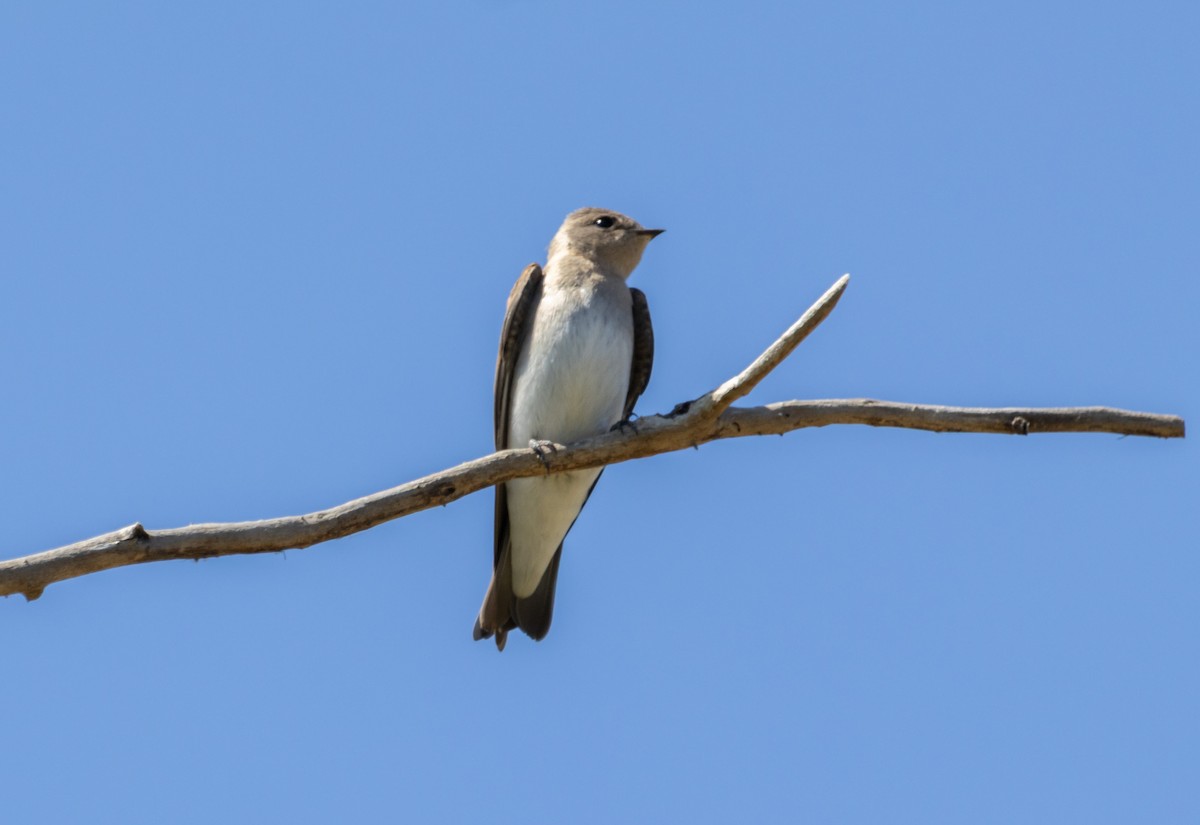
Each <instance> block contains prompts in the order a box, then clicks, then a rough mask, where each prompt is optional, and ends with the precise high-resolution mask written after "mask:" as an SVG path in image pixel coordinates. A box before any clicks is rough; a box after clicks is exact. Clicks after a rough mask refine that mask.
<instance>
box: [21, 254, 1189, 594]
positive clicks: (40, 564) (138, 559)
mask: <svg viewBox="0 0 1200 825" xmlns="http://www.w3.org/2000/svg"><path fill="white" fill-rule="evenodd" d="M846 280H847V279H846V278H844V277H843V278H842V279H841V280H839V281H838V282H837V284H835V285H834V286H833V287H832V288H831V289H830V290H829V291H828V292H826V293H825V295H824V296H822V297H821V299H820V300H818V301H817V303H816V304H814V305H813V307H812V308H811V309H810V310H809V311H808V312H807V313H805V315H804V316H803V317H802V318H801V319H800V321H798V322H797V323H796V324H794V325H793V326H792V327H791V329H789V330H788V331H787V332H786V333H784V335H783V336H782V337H781V338H780V339H779V340H778V341H776V342H775V343H774V344H772V345H771V347H769V348H768V349H767V350H766V351H765V352H764V353H763V354H762V355H761V356H759V357H758V358H757V359H755V361H754V362H753V363H752V364H751V365H750V366H748V367H747V368H746V369H745V370H743V371H742V372H741V373H740V374H739V375H738V376H737V377H735V378H733V379H731V380H730V381H727V382H725V383H724V384H722V385H721V387H719V388H718V389H716V390H713V391H712V392H710V393H708V394H706V395H704V396H701V397H700V398H699V399H697V400H696V401H695V402H692V403H691V404H690V405H680V407H679V408H677V409H679V410H680V412H679V413H678V414H670V415H665V416H662V415H655V416H649V417H647V418H641V419H639V420H638V421H637V423H636V425H633V426H631V427H625V428H622V429H621V430H615V431H613V432H610V433H606V434H604V435H600V436H596V437H595V438H591V439H587V440H585V441H580V442H577V443H575V444H571V445H569V446H560V447H559V449H558V450H557V451H555V452H552V453H548V454H547V455H546V456H545V457H544V459H543V458H539V457H538V456H537V455H536V454H535V453H534V452H533V451H532V450H528V449H523V450H505V451H502V452H498V453H493V454H491V455H488V456H484V457H483V458H478V459H475V460H474V461H468V462H466V463H464V464H459V465H458V466H456V467H451V468H450V469H448V470H444V471H442V472H439V473H434V474H433V475H429V476H426V477H425V478H420V479H417V480H416V481H410V482H409V483H407V484H402V485H400V486H399V487H394V488H392V489H391V490H385V491H383V492H379V493H374V494H372V495H369V496H365V497H363V498H359V499H355V500H354V501H349V502H346V503H345V504H341V505H339V506H337V507H333V508H330V509H328V510H321V511H318V512H315V513H308V514H306V515H301V516H286V517H283V518H275V519H266V520H263V521H246V522H235V523H229V524H193V525H189V526H187V527H179V528H174V529H169V530H154V531H147V530H145V529H144V528H143V527H142V526H141V525H140V524H134V525H131V526H129V527H125V528H123V529H121V530H117V531H115V532H113V533H107V534H105V535H102V536H97V537H95V538H91V539H87V540H86V541H81V542H77V543H75V544H70V545H67V546H65V547H60V548H58V549H56V550H48V551H46V552H43V553H36V554H34V555H31V556H25V557H23V558H17V559H12V560H10V561H4V562H0V595H4V596H9V595H12V594H14V593H23V594H24V595H25V597H26V598H27V599H36V598H37V597H38V596H40V595H41V593H42V590H43V589H44V588H45V587H46V586H47V585H48V584H52V583H54V582H58V581H63V580H65V579H70V578H74V577H76V576H83V575H86V574H88V573H95V572H99V571H101V570H108V569H110V568H113V567H122V566H124V565H128V564H140V563H143V562H151V561H166V560H170V559H202V558H211V557H215V556H228V555H233V554H241V553H273V552H279V551H281V550H288V549H292V548H299V547H308V546H310V545H313V544H317V543H319V542H323V541H329V540H330V539H335V538H341V537H343V536H348V535H351V534H353V533H357V532H360V531H362V530H366V529H369V528H371V527H374V526H375V525H377V524H382V523H383V522H385V521H390V520H392V519H397V518H401V517H403V516H406V515H409V514H410V513H415V512H418V511H420V510H426V509H429V508H431V507H437V506H439V505H443V504H447V503H449V502H451V501H454V500H456V499H459V498H462V497H463V496H466V495H469V494H471V493H474V492H477V491H479V490H483V489H486V488H488V487H491V486H494V485H496V484H499V483H502V482H505V481H509V480H511V479H514V478H522V477H526V476H535V475H540V474H542V473H554V472H563V471H566V470H577V469H582V468H585V467H599V466H602V465H606V464H616V463H619V462H623V461H630V460H632V459H637V458H643V457H646V456H650V455H656V454H658V453H666V452H671V451H674V450H682V449H684V448H687V447H694V446H699V445H700V444H703V443H706V442H708V441H713V440H716V439H721V438H737V437H742V436H751V435H771V434H783V433H786V432H790V431H792V430H798V429H802V428H805V427H824V426H828V425H830V424H867V425H871V426H876V427H905V428H909V429H919V430H930V431H933V432H975V433H1007V434H1019V435H1027V434H1033V433H1041V432H1102V433H1113V434H1119V435H1143V436H1157V437H1160V438H1182V437H1183V434H1184V422H1183V420H1182V419H1180V418H1176V417H1174V416H1167V415H1154V414H1151V413H1140V412H1129V411H1126V410H1116V409H1110V408H1106V407H1078V408H1061V409H1059V408H1056V409H1018V408H1012V409H1008V408H1006V409H981V408H969V407H938V406H928V405H918V404H904V403H898V402H892V401H874V400H870V399H834V400H824V401H785V402H782V403H778V404H769V405H767V406H765V407H751V408H738V407H730V406H728V405H729V404H730V403H731V402H732V401H733V400H735V399H736V398H740V397H742V396H744V395H745V394H746V393H747V392H749V391H750V388H752V387H753V386H754V385H755V384H757V383H758V382H759V381H760V380H761V379H762V377H763V376H765V375H766V374H767V373H768V372H770V371H771V369H773V368H774V367H775V366H776V365H777V364H779V363H780V362H781V361H782V360H783V359H784V358H786V357H787V355H788V353H790V352H791V350H792V349H794V348H795V346H796V345H797V344H798V343H799V342H800V341H801V340H803V338H804V336H806V335H807V334H808V333H809V332H811V331H812V330H813V329H815V328H816V326H817V325H818V324H819V323H820V322H821V321H822V320H823V319H824V317H825V316H826V315H828V314H829V311H830V310H832V308H833V306H834V304H836V302H837V299H838V297H840V295H841V293H842V291H843V290H844V289H845V286H846ZM543 460H544V461H545V462H546V463H543Z"/></svg>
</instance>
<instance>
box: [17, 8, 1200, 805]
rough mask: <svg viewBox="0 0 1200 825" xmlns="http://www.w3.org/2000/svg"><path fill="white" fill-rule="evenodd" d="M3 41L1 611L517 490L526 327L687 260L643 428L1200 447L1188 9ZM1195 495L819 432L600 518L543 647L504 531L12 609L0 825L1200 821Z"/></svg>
mask: <svg viewBox="0 0 1200 825" xmlns="http://www.w3.org/2000/svg"><path fill="white" fill-rule="evenodd" d="M827 5H828V6H829V8H827V9H824V10H822V9H817V8H810V7H809V4H802V3H796V2H778V3H739V4H734V3H713V2H662V3H639V2H623V1H622V0H610V1H609V2H604V3H589V4H577V3H565V2H532V1H530V2H517V1H516V0H491V1H490V2H482V0H470V1H468V0H446V2H439V3H425V4H415V3H411V4H402V3H378V2H377V3H339V4H332V3H331V4H320V5H318V4H305V3H276V4H268V3H258V2H237V3H201V4H178V3H170V4H163V3H120V2H113V3H103V4H97V3H55V2H36V3H35V2H8V3H5V4H4V5H3V7H2V8H0V125H2V130H0V376H2V384H0V386H2V387H3V397H2V399H0V401H2V403H0V489H2V490H3V498H2V502H3V504H2V508H3V509H2V513H3V525H4V528H3V533H2V538H0V556H3V557H15V556H19V555H24V554H26V553H29V552H33V551H37V550H43V549H48V548H51V547H55V546H59V545H62V544H66V543H69V542H73V541H77V540H80V539H83V538H86V537H89V536H91V535H95V534H98V533H102V532H105V531H108V530H113V529H116V528H118V527H121V526H124V525H127V524H130V523H132V522H134V521H140V522H142V523H143V524H145V525H146V527H147V528H149V529H151V530H153V529H155V528H165V527H177V526H181V525H184V524H188V523H193V522H206V521H232V520H242V519H255V518H265V517H270V516H277V515H285V514H293V513H300V512H305V511H309V510H313V509H318V508H321V507H326V506H329V505H333V504H337V503H340V502H342V501H345V500H347V499H350V498H354V497H356V496H359V495H364V494H367V493H370V492H373V491H376V490H379V489H384V488H387V487H390V486H393V485H396V484H399V483H402V482H404V481H407V480H410V479H412V478H415V477H418V476H420V475H423V474H425V473H428V472H432V471H435V470H438V469H441V468H444V467H447V466H450V465H453V464H455V463H457V462H460V461H463V460H466V459H470V458H474V457H477V456H480V455H483V454H485V453H487V452H489V450H490V446H491V444H490V441H491V428H492V424H491V410H492V402H491V391H492V390H491V382H492V371H493V365H494V358H495V348H496V340H497V336H498V334H499V328H500V322H501V319H502V315H503V311H504V300H505V297H506V296H507V293H508V290H509V288H510V287H511V285H512V282H513V280H514V279H515V278H516V277H517V275H518V274H519V273H520V271H521V268H522V267H523V266H524V265H525V264H526V263H528V262H529V261H533V260H542V259H543V256H544V252H545V245H546V243H547V242H548V241H549V239H550V236H551V235H552V234H553V232H554V230H555V229H556V228H557V226H558V224H559V222H560V221H561V220H562V217H563V216H564V215H565V214H566V213H567V212H569V211H570V210H572V209H574V208H576V207H579V206H584V205H598V206H603V207H606V208H611V209H616V210H620V211H623V212H626V213H628V214H630V215H632V216H634V217H635V218H637V219H638V220H640V221H642V222H643V223H644V224H646V225H647V226H661V227H666V228H667V230H668V231H667V233H666V234H665V235H663V236H662V237H661V238H659V239H657V240H655V241H654V243H653V244H652V245H651V247H650V249H649V251H648V252H647V253H646V256H645V258H644V259H643V262H642V265H641V267H640V268H639V269H638V271H637V272H636V273H635V275H634V279H633V283H634V284H635V285H637V286H639V287H640V288H642V289H643V290H644V291H645V292H646V294H647V296H648V297H649V301H650V307H651V310H652V312H653V315H654V320H655V329H656V335H657V361H656V363H655V367H654V377H653V380H652V381H651V384H650V387H649V390H648V391H647V393H646V394H645V396H643V398H642V401H641V403H640V405H639V409H640V410H641V411H642V412H644V413H651V412H656V411H666V410H669V409H670V408H671V407H672V406H673V405H674V404H675V403H676V402H678V401H682V400H684V399H688V398H693V397H695V396H696V395H698V394H700V393H701V392H704V391H706V390H708V389H711V388H712V387H714V386H715V385H717V384H719V383H720V382H721V381H723V380H724V379H726V378H727V377H729V376H730V375H732V374H733V373H734V372H735V371H736V370H738V369H740V368H741V367H742V366H744V365H745V364H746V363H747V362H748V361H749V360H750V359H751V358H752V357H753V356H754V355H756V354H757V353H758V352H759V351H760V350H761V349H762V348H763V347H764V346H765V345H766V344H767V343H769V342H770V341H771V340H772V339H774V337H775V336H776V335H777V334H778V333H779V332H780V331H781V330H782V329H784V328H785V327H786V326H787V325H788V324H789V323H791V322H792V321H793V320H794V319H795V318H796V317H797V316H798V315H799V314H800V313H801V312H802V311H803V310H804V309H805V308H806V307H807V306H808V305H809V303H810V302H811V301H812V300H813V299H814V298H815V297H816V296H818V295H819V294H820V293H821V292H822V291H823V290H824V289H825V288H826V287H828V286H829V285H830V284H831V283H832V282H833V281H834V280H835V279H836V278H837V277H838V276H840V275H841V274H842V273H843V272H850V273H851V275H852V281H851V284H850V288H849V291H848V292H847V293H846V295H845V297H844V298H843V300H842V303H841V305H840V306H839V307H838V309H837V310H836V311H835V312H834V314H833V315H832V317H831V318H830V319H829V320H828V321H827V322H826V323H825V325H824V326H822V327H821V328H820V329H819V330H818V331H817V333H816V334H815V335H814V336H813V337H812V338H810V339H809V341H808V342H806V343H805V344H804V345H803V346H802V347H801V348H800V349H799V350H798V351H797V352H796V353H795V355H794V356H793V357H792V358H791V359H790V360H789V361H788V362H787V363H786V364H784V365H783V366H782V367H780V368H779V369H778V370H777V371H776V372H775V373H773V374H772V375H771V376H770V377H769V378H768V379H767V381H765V382H764V384H763V385H762V386H761V387H760V388H759V389H758V390H757V391H756V392H755V393H754V395H753V396H752V398H751V399H750V401H751V402H756V403H767V402H769V401H775V400H785V399H790V398H824V397H858V396H868V397H877V398H886V399H892V400H902V401H912V402H927V403H944V404H963V405H997V406H1008V405H1043V406H1053V405H1075V404H1107V405H1113V406H1120V407H1125V408H1134V409H1143V410H1149V411H1157V412H1170V413H1176V414H1181V415H1185V416H1190V417H1191V418H1192V419H1193V420H1192V422H1191V423H1192V424H1193V426H1195V425H1196V424H1197V423H1198V422H1197V421H1196V420H1195V419H1196V417H1197V415H1198V413H1200V389H1198V386H1197V375H1198V374H1200V371H1198V369H1197V356H1198V354H1200V353H1198V350H1200V336H1198V335H1197V331H1196V325H1195V322H1194V318H1195V314H1196V311H1197V307H1198V306H1200V288H1198V287H1197V261H1198V260H1200V232H1197V219H1198V216H1200V174H1198V172H1200V161H1198V157H1200V156H1198V154H1197V150H1196V147H1197V146H1198V145H1200V135H1198V134H1197V132H1198V126H1200V108H1198V105H1197V85H1196V84H1197V78H1198V77H1200V50H1198V49H1197V46H1196V37H1197V31H1200V12H1198V11H1197V9H1198V8H1200V7H1198V6H1197V5H1196V4H1194V3H1173V4H1172V3H1164V4H1154V3H1152V4H1109V3H1090V4H1082V3H1070V4H1059V3H1045V2H1039V3H1005V4H995V3H992V4H980V3H923V4H895V3H879V4H864V3H840V4H827ZM1198 492H1200V464H1198V461H1197V449H1196V445H1195V442H1194V440H1193V441H1173V442H1164V441H1156V440H1149V439H1139V438H1118V437H1115V436H1100V435H1090V436H1089V435H1043V436H1038V437H1030V438H1025V439H1021V438H1016V437H1002V436H981V435H934V434H929V433H916V432H906V431H899V430H875V429H868V428H849V427H842V428H826V429H823V430H806V431H802V432H797V433H793V434H790V435H788V436H786V437H783V438H775V437H771V438H756V439H742V440H737V441H729V442H723V443H720V444H715V445H709V446H705V447H703V448H701V449H700V450H698V451H687V452H684V453H677V454H673V455H669V456H661V457H657V458H653V459H649V460H645V461H638V462H634V463H630V464H624V465H620V466H616V467H612V468H610V469H609V470H608V471H607V472H606V473H605V475H604V478H603V480H602V481H601V483H600V485H599V487H598V488H597V491H596V494H595V495H594V496H593V498H592V500H591V502H590V504H589V505H588V507H587V509H586V510H585V512H584V514H583V516H582V517H581V518H580V520H579V522H578V523H577V524H576V526H575V530H574V532H573V533H572V534H571V536H570V538H569V540H568V542H567V546H566V551H565V555H564V560H563V564H562V571H561V577H560V580H559V590H558V608H557V611H556V614H555V623H554V628H553V630H552V631H551V633H550V635H549V637H548V638H547V639H546V641H544V642H542V643H540V644H534V643H532V642H530V641H529V640H528V639H526V638H524V637H523V636H521V637H513V638H512V639H511V640H510V643H509V646H508V649H507V650H506V651H505V653H504V654H503V655H498V654H497V653H496V651H495V649H494V648H493V647H492V646H491V645H490V644H477V643H474V642H472V641H471V625H472V622H473V620H474V616H475V613H476V610H477V609H478V607H479V602H480V599H481V597H482V595H483V591H484V588H485V586H486V584H487V580H488V576H489V572H490V566H491V556H492V548H491V541H492V525H491V520H492V497H491V494H490V492H489V493H482V494H476V495H474V496H471V497H468V498H466V499H464V500H461V501H459V502H456V503H454V504H451V505H450V506H447V507H445V508H443V509H438V510H436V511H431V512H425V513H421V514H418V515H416V516H414V517H410V518H406V519H403V520H400V521H397V522H393V523H390V524H387V525H384V526H382V527H379V528H377V529H375V530H372V531H369V532H367V533H364V534H360V535H357V536H355V537H352V538H350V539H346V540H343V541H338V542H335V543H332V544H327V545H321V546H317V547H314V548H311V549H307V550H298V551H290V552H288V553H286V554H282V555H268V556H261V557H242V558H227V559H218V560H212V561H205V562H202V563H187V562H178V563H169V564H156V565H145V566H141V567H138V568H125V569H121V570H116V571H112V572H107V573H103V574H99V575H94V576H88V577H86V578H83V579H78V580H74V581H71V582H67V583H63V584H58V585H54V586H52V587H50V588H49V589H47V591H46V593H45V595H44V596H43V597H42V598H41V599H40V600H39V601H36V602H33V603H26V602H25V601H24V600H23V599H21V598H19V597H16V598H11V599H7V600H0V644H2V646H3V657H2V661H3V672H2V674H0V701H2V703H3V707H4V708H5V713H4V717H5V721H4V726H3V727H4V731H3V746H2V749H0V753H2V754H3V755H2V756H0V791H2V794H3V799H4V801H3V803H2V807H3V818H4V820H5V821H11V822H31V821H38V822H51V823H59V822H63V823H75V822H81V823H82V822H87V823H108V822H112V823H212V822H296V823H308V822H314V823H315V822H338V821H358V822H420V821H438V822H489V823H506V822H519V823H530V822H538V821H542V822H571V823H612V822H692V823H704V822H721V823H726V822H735V821H761V822H789V821H797V822H806V821H813V822H853V823H860V822H861V823H879V822H890V823H936V822H954V823H962V822H971V823H1012V822H1022V823H1043V822H1044V823H1062V822H1092V823H1107V822H1113V823H1129V822H1155V823H1182V822H1197V821H1200V796H1198V795H1197V790H1196V787H1197V785H1196V783H1197V776H1198V775H1200V744H1198V743H1200V715H1198V714H1197V706H1196V701H1197V696H1200V649H1198V648H1200V644H1198V642H1197V627H1198V623H1200V607H1198V606H1197V593H1198V589H1200V553H1198V547H1197V545H1198V544H1200V542H1198V536H1200V506H1198V502H1197V494H1198Z"/></svg>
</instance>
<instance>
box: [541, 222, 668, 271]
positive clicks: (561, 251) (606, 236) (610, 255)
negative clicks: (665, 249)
mask: <svg viewBox="0 0 1200 825" xmlns="http://www.w3.org/2000/svg"><path fill="white" fill-rule="evenodd" d="M662 232H663V230H661V229H646V228H645V227H643V226H642V225H641V224H640V223H638V222H637V221H635V220H634V219H633V218H630V217H628V216H627V215H622V214H621V213H620V212H613V211H612V210H611V209H597V208H595V207H592V206H588V207H584V208H583V209H576V210H575V211H574V212H572V213H571V214H570V215H567V219H566V220H565V221H563V225H562V226H560V227H559V229H558V232H556V233H555V235H554V239H553V240H551V241H550V252H549V257H550V258H551V259H553V258H555V257H556V256H559V255H581V256H583V257H586V258H588V259H589V260H591V261H594V262H595V263H597V264H599V265H600V267H601V268H602V269H604V270H605V271H608V272H611V273H613V274H615V275H619V276H620V277H622V278H628V277H629V275H630V273H632V272H633V269H634V267H636V266H637V265H638V261H640V260H641V259H642V252H644V251H645V249H646V244H648V243H650V241H651V239H653V238H654V237H655V236H656V235H660V234H662Z"/></svg>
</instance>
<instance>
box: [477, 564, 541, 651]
mask: <svg viewBox="0 0 1200 825" xmlns="http://www.w3.org/2000/svg"><path fill="white" fill-rule="evenodd" d="M560 559H562V545H561V544H560V545H559V546H558V549H557V550H555V551H554V556H553V557H552V558H551V559H550V563H549V564H548V565H546V572H545V573H543V574H542V580H541V581H540V582H538V586H537V589H536V590H534V591H533V593H531V594H530V595H529V596H527V597H526V598H523V599H521V598H517V596H516V595H515V594H514V593H513V589H512V561H511V558H510V556H509V548H508V547H507V546H506V547H505V548H504V550H503V551H502V552H501V554H500V561H499V563H498V564H497V565H496V569H495V571H494V572H493V574H492V581H491V584H489V585H488V589H487V593H485V594H484V596H483V605H482V606H481V607H480V608H479V616H478V618H476V619H475V631H474V633H473V634H472V635H473V636H474V637H475V640H476V641H479V640H480V639H487V638H490V637H491V636H492V635H495V637H496V649H497V650H504V644H505V642H506V641H507V640H508V631H510V630H512V629H513V628H514V627H519V628H521V630H522V631H524V632H525V634H526V635H527V636H529V637H530V638H531V639H533V640H534V641H538V642H540V641H541V640H542V639H544V638H546V634H547V633H549V632H550V622H551V621H552V620H553V619H554V591H555V589H556V588H557V586H558V563H559V560H560Z"/></svg>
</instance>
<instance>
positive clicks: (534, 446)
mask: <svg viewBox="0 0 1200 825" xmlns="http://www.w3.org/2000/svg"><path fill="white" fill-rule="evenodd" d="M529 449H531V450H533V454H534V455H536V456H537V458H538V461H540V462H542V466H543V467H545V468H546V472H547V473H549V472H550V459H549V458H547V456H549V455H550V453H557V452H558V445H557V444H555V443H554V442H553V441H547V440H545V439H544V438H531V439H529Z"/></svg>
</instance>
